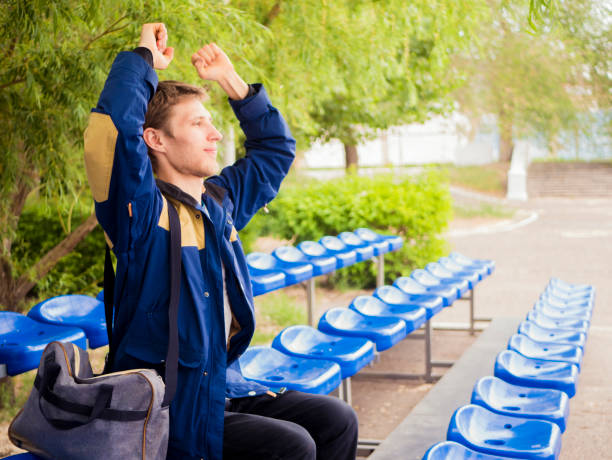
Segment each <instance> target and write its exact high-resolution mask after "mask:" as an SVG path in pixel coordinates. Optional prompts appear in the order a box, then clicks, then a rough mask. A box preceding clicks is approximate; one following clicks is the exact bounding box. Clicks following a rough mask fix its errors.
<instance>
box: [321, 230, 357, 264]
mask: <svg viewBox="0 0 612 460" xmlns="http://www.w3.org/2000/svg"><path fill="white" fill-rule="evenodd" d="M319 244H320V245H321V246H323V247H324V248H325V250H326V251H327V255H330V256H334V257H336V258H337V259H338V268H342V267H348V266H349V265H353V264H354V263H356V262H361V260H360V259H359V254H357V251H353V250H352V249H349V248H347V247H346V244H344V243H343V242H342V241H341V240H340V238H338V237H337V236H324V237H323V238H321V239H319Z"/></svg>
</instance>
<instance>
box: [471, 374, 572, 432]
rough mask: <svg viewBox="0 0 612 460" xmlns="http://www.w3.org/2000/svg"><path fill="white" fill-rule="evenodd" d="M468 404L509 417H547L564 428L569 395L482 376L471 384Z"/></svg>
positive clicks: (542, 418) (544, 418) (546, 418)
mask: <svg viewBox="0 0 612 460" xmlns="http://www.w3.org/2000/svg"><path fill="white" fill-rule="evenodd" d="M471 403H472V404H478V405H479V406H482V407H484V408H486V409H488V410H490V411H492V412H495V413H497V414H502V415H507V416H510V417H523V418H534V419H539V420H548V421H549V422H552V423H556V424H557V425H559V428H560V429H561V432H564V431H565V426H566V424H567V417H568V416H569V398H568V397H567V395H566V394H565V393H564V392H562V391H560V390H553V389H545V388H531V387H525V386H519V385H512V384H511V383H508V382H505V381H503V380H502V379H499V378H497V377H492V376H487V377H482V378H481V379H480V380H478V381H477V382H476V384H475V385H474V390H473V391H472V399H471Z"/></svg>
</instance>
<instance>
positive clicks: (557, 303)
mask: <svg viewBox="0 0 612 460" xmlns="http://www.w3.org/2000/svg"><path fill="white" fill-rule="evenodd" d="M540 301H542V302H544V303H547V304H549V305H551V306H553V307H559V308H584V309H588V310H592V309H593V306H594V304H595V303H594V301H593V300H592V299H589V298H586V297H571V298H569V297H559V296H556V295H554V294H551V293H549V292H543V293H542V294H540Z"/></svg>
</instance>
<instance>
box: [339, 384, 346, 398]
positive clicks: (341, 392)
mask: <svg viewBox="0 0 612 460" xmlns="http://www.w3.org/2000/svg"><path fill="white" fill-rule="evenodd" d="M338 398H340V399H341V400H342V401H346V395H345V394H344V380H343V381H342V382H340V386H339V387H338Z"/></svg>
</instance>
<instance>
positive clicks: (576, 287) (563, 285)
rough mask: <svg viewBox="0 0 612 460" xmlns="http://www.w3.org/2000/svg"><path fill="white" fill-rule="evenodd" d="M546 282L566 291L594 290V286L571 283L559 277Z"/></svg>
mask: <svg viewBox="0 0 612 460" xmlns="http://www.w3.org/2000/svg"><path fill="white" fill-rule="evenodd" d="M548 284H549V285H551V286H554V287H556V288H557V289H560V290H562V291H566V292H568V293H574V292H593V291H595V288H594V287H593V286H591V285H590V284H572V283H568V282H567V281H563V280H562V279H559V278H551V279H550V281H549V282H548Z"/></svg>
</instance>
